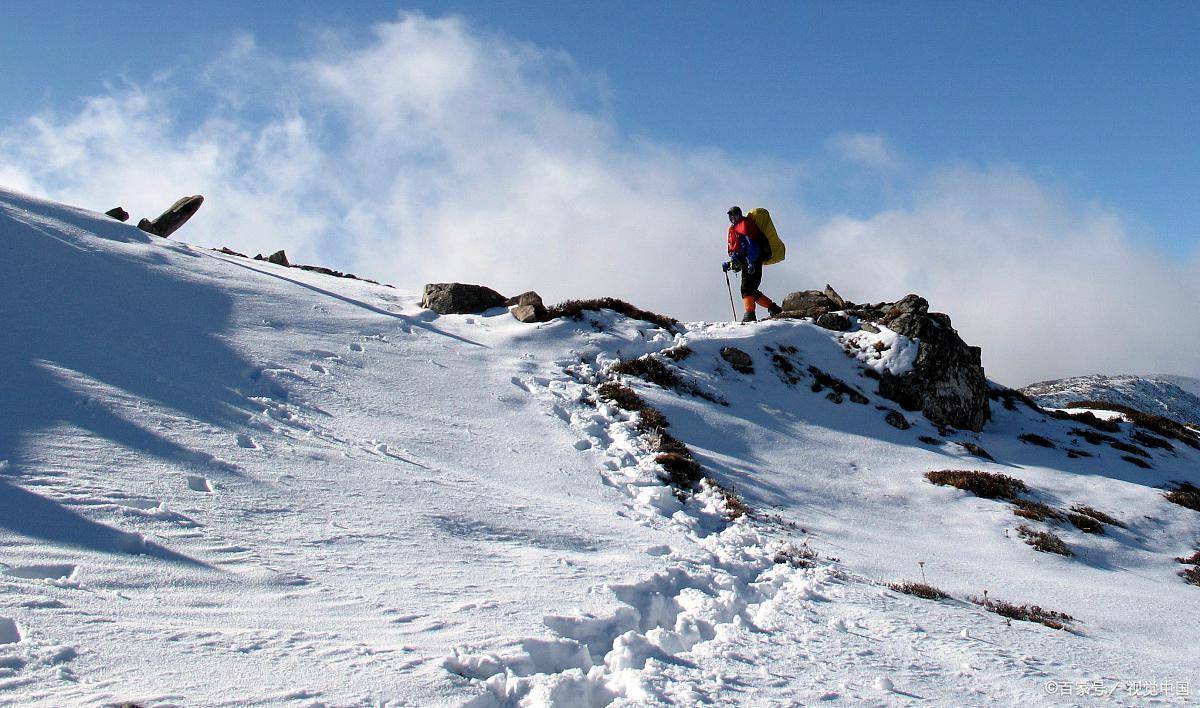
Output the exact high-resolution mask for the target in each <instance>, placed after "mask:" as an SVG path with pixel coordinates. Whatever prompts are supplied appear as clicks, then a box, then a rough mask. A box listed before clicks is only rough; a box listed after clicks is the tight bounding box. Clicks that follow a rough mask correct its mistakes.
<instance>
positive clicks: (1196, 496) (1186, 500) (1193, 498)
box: [1163, 482, 1200, 511]
mask: <svg viewBox="0 0 1200 708" xmlns="http://www.w3.org/2000/svg"><path fill="white" fill-rule="evenodd" d="M1163 496H1164V497H1166V499H1167V501H1169V502H1171V503H1172V504H1178V505H1179V506H1182V507H1186V508H1188V509H1191V510H1193V511H1200V487H1197V486H1196V485H1194V484H1192V483H1191V482H1175V488H1174V489H1172V490H1171V491H1169V492H1167V493H1166V494H1164V495H1163Z"/></svg>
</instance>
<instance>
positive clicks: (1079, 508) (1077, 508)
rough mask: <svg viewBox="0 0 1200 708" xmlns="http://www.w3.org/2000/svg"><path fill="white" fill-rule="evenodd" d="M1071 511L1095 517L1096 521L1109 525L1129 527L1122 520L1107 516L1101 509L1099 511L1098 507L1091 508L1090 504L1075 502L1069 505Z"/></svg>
mask: <svg viewBox="0 0 1200 708" xmlns="http://www.w3.org/2000/svg"><path fill="white" fill-rule="evenodd" d="M1071 511H1073V512H1075V513H1076V514H1083V515H1084V516H1090V517H1092V518H1093V519H1095V520H1096V521H1099V522H1101V523H1105V524H1108V525H1109V526H1117V527H1120V528H1123V529H1124V528H1129V527H1128V526H1126V525H1125V524H1124V523H1123V522H1121V521H1118V520H1117V519H1115V518H1113V517H1112V516H1109V515H1108V514H1105V513H1104V512H1103V511H1100V510H1099V509H1093V508H1092V507H1090V506H1084V505H1083V504H1076V505H1074V506H1072V507H1071Z"/></svg>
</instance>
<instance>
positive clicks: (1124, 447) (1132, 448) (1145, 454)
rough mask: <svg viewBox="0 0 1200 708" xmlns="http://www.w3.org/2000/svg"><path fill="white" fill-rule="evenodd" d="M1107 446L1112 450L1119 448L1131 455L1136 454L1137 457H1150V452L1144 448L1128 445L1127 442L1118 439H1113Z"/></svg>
mask: <svg viewBox="0 0 1200 708" xmlns="http://www.w3.org/2000/svg"><path fill="white" fill-rule="evenodd" d="M1108 446H1109V447H1111V448H1112V449H1114V450H1120V451H1121V452H1128V453H1130V454H1131V455H1137V456H1138V457H1150V453H1148V452H1146V451H1145V450H1143V449H1142V448H1140V447H1138V446H1137V445H1130V444H1129V443H1126V442H1121V441H1120V440H1114V441H1112V442H1110V443H1109V444H1108Z"/></svg>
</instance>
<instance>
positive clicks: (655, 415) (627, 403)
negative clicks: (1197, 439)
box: [596, 381, 674, 440]
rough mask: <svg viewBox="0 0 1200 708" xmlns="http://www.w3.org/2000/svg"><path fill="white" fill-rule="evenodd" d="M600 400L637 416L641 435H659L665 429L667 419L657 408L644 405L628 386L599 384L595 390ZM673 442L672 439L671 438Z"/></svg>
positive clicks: (643, 400) (614, 383) (612, 383)
mask: <svg viewBox="0 0 1200 708" xmlns="http://www.w3.org/2000/svg"><path fill="white" fill-rule="evenodd" d="M596 392H597V393H598V394H599V395H600V398H602V399H604V400H606V401H608V402H610V403H612V404H613V405H615V406H617V407H618V408H621V409H622V410H626V411H629V412H630V413H637V414H638V430H640V431H642V432H643V433H661V431H662V429H663V428H665V427H667V417H666V416H665V415H663V414H662V413H661V412H660V411H659V410H658V409H657V408H655V407H654V406H652V405H650V404H649V403H646V400H645V399H644V398H642V397H641V396H639V395H638V394H637V392H636V391H634V390H633V389H632V388H629V387H628V386H624V385H622V384H619V383H616V382H615V381H608V382H605V383H602V384H600V387H599V388H598V389H597V390H596ZM671 439H672V440H674V438H671Z"/></svg>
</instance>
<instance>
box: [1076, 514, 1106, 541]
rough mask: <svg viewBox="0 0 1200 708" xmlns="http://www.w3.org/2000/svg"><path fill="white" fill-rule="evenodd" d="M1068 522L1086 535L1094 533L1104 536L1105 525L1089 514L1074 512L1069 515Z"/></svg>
mask: <svg viewBox="0 0 1200 708" xmlns="http://www.w3.org/2000/svg"><path fill="white" fill-rule="evenodd" d="M1067 520H1068V521H1070V522H1071V523H1072V524H1073V525H1074V526H1075V528H1077V529H1079V530H1080V531H1082V532H1084V533H1094V534H1099V535H1101V536H1103V535H1104V524H1102V523H1100V522H1099V521H1098V520H1096V519H1093V518H1092V517H1090V516H1088V515H1087V514H1076V513H1074V512H1072V513H1068V514H1067Z"/></svg>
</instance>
